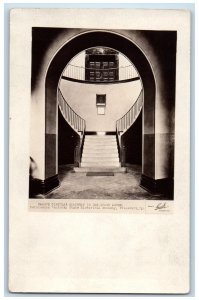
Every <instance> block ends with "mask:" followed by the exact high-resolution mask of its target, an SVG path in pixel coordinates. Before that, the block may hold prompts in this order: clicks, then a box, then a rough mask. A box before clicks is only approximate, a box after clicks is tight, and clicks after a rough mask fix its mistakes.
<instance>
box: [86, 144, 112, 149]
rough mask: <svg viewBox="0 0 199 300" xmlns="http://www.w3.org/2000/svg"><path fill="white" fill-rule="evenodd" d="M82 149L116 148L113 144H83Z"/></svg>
mask: <svg viewBox="0 0 199 300" xmlns="http://www.w3.org/2000/svg"><path fill="white" fill-rule="evenodd" d="M84 149H102V150H103V149H107V150H109V149H117V148H116V146H113V145H84Z"/></svg>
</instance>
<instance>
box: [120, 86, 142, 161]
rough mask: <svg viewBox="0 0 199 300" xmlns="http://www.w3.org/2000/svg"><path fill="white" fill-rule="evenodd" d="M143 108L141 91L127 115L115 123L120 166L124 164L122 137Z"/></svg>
mask: <svg viewBox="0 0 199 300" xmlns="http://www.w3.org/2000/svg"><path fill="white" fill-rule="evenodd" d="M142 106H143V89H142V90H141V92H140V94H139V96H138V98H137V100H136V101H135V103H134V104H133V105H132V107H131V108H130V109H129V110H128V111H127V113H126V114H125V115H124V116H123V117H121V118H120V119H119V120H117V121H116V137H117V145H118V150H119V158H120V162H121V165H122V166H124V164H125V146H124V145H123V142H122V135H123V134H124V133H125V132H126V131H127V130H128V129H129V128H130V127H131V126H132V125H133V123H134V122H135V121H136V119H137V117H138V116H139V114H140V111H141V109H142Z"/></svg>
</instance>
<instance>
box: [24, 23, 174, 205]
mask: <svg viewBox="0 0 199 300" xmlns="http://www.w3.org/2000/svg"><path fill="white" fill-rule="evenodd" d="M176 44H177V31H174V30H173V31H169V30H168V31H167V30H164V31H163V30H156V31H155V30H116V29H115V30H104V29H101V30H100V29H97V30H96V29H94V28H93V29H83V28H80V29H75V28H70V29H69V28H52V27H51V28H49V27H33V28H32V52H31V68H32V69H31V127H30V168H29V179H30V180H29V197H30V198H47V199H49V198H53V199H123V200H125V199H127V200H133V199H134V200H135V199H136V200H140V199H141V200H147V199H150V200H151V199H153V200H161V199H163V200H173V199H174V187H175V181H174V147H175V91H176V89H175V77H176Z"/></svg>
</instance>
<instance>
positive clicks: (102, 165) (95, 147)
mask: <svg viewBox="0 0 199 300" xmlns="http://www.w3.org/2000/svg"><path fill="white" fill-rule="evenodd" d="M75 171H76V172H114V173H124V172H126V168H121V165H120V162H119V155H118V148H117V141H116V135H85V141H84V148H83V153H82V160H81V167H80V168H75Z"/></svg>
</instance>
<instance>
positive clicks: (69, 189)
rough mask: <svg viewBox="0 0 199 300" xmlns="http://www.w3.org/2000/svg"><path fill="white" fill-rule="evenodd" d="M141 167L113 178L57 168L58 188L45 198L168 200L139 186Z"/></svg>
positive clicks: (135, 167) (129, 169) (63, 167)
mask: <svg viewBox="0 0 199 300" xmlns="http://www.w3.org/2000/svg"><path fill="white" fill-rule="evenodd" d="M140 176H141V167H140V166H136V165H135V166H133V167H132V168H127V173H117V174H115V175H114V176H86V173H74V171H73V170H71V169H70V168H67V167H65V166H62V167H60V168H59V180H60V187H59V188H57V189H56V190H54V191H52V192H51V193H49V194H48V195H46V197H45V198H53V199H142V200H143V199H155V200H159V199H168V198H166V197H164V196H154V195H151V194H150V193H148V192H147V191H145V190H144V189H143V188H141V187H140V186H139V183H140Z"/></svg>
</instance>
